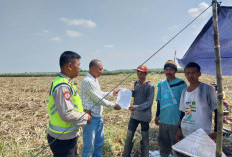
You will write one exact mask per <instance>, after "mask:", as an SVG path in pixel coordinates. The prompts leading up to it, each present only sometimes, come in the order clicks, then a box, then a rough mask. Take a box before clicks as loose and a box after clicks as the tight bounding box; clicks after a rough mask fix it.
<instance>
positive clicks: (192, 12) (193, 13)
mask: <svg viewBox="0 0 232 157" xmlns="http://www.w3.org/2000/svg"><path fill="white" fill-rule="evenodd" d="M198 6H199V7H198V8H191V9H189V10H188V13H189V15H190V16H192V17H194V18H195V17H197V16H198V15H200V13H202V12H203V11H204V10H205V9H206V8H208V7H209V5H208V4H207V3H205V2H201V3H200V4H199V5H198ZM210 13H211V10H210V9H208V10H207V11H206V12H205V13H204V14H203V17H206V16H208V15H209V14H210Z"/></svg>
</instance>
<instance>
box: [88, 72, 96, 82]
mask: <svg viewBox="0 0 232 157" xmlns="http://www.w3.org/2000/svg"><path fill="white" fill-rule="evenodd" d="M86 77H90V78H91V79H93V80H94V81H96V80H97V78H95V77H93V75H91V74H90V73H89V72H88V73H87V74H86Z"/></svg>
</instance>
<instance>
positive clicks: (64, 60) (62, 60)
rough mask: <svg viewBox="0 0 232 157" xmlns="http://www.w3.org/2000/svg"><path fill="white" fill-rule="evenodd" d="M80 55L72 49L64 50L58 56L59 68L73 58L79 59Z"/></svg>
mask: <svg viewBox="0 0 232 157" xmlns="http://www.w3.org/2000/svg"><path fill="white" fill-rule="evenodd" d="M80 58H81V56H80V55H79V54H77V53H76V52H73V51H65V52H63V53H62V54H61V56H60V68H62V67H63V66H64V65H66V64H67V63H69V62H73V61H74V59H80Z"/></svg>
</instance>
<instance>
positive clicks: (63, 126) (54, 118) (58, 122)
mask: <svg viewBox="0 0 232 157" xmlns="http://www.w3.org/2000/svg"><path fill="white" fill-rule="evenodd" d="M63 84H65V85H68V86H69V87H70V89H71V93H72V102H73V104H74V106H73V109H75V110H76V111H78V112H83V107H82V104H81V99H80V96H79V95H78V93H77V92H76V91H77V90H76V89H77V87H76V84H73V85H72V84H71V83H69V82H68V80H67V79H66V78H64V77H61V76H58V77H56V79H55V80H54V81H53V83H52V86H51V90H50V94H49V104H48V113H49V119H50V122H49V126H48V128H49V130H50V131H52V132H54V133H60V134H61V133H63V134H67V133H70V132H72V131H74V130H76V129H78V128H79V127H78V126H76V125H72V124H71V123H68V122H65V121H63V120H62V119H61V118H60V116H59V114H58V109H57V107H56V104H55V102H54V98H53V92H54V91H55V89H56V88H57V87H58V86H60V85H63Z"/></svg>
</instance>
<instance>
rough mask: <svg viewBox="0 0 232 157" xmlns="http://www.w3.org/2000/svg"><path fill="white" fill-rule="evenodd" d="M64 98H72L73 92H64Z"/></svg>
mask: <svg viewBox="0 0 232 157" xmlns="http://www.w3.org/2000/svg"><path fill="white" fill-rule="evenodd" d="M64 98H65V99H66V100H69V99H70V98H71V93H70V92H64Z"/></svg>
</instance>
